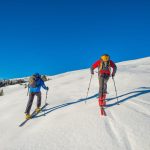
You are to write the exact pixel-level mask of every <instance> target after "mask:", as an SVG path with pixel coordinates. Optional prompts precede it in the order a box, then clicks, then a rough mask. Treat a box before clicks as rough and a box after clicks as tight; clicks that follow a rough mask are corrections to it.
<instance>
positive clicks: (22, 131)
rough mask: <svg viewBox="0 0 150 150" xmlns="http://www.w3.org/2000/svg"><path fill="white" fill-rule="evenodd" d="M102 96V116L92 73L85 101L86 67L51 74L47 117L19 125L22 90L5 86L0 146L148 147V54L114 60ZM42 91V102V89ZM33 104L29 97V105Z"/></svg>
mask: <svg viewBox="0 0 150 150" xmlns="http://www.w3.org/2000/svg"><path fill="white" fill-rule="evenodd" d="M117 66H118V73H117V75H116V77H115V80H116V85H117V89H118V96H119V101H120V105H116V99H115V91H114V86H113V81H112V79H110V80H109V84H108V92H109V94H108V95H107V104H108V106H109V107H108V108H107V109H106V113H107V117H101V116H100V113H99V107H98V102H97V93H98V80H97V74H96V73H95V75H94V78H93V79H92V84H91V89H90V92H89V97H88V98H87V100H86V101H87V103H86V104H85V102H84V101H85V96H86V92H87V87H88V84H89V79H90V74H89V69H85V70H80V71H74V72H68V73H64V74H60V75H56V76H52V77H51V78H52V80H50V81H48V82H46V84H47V85H48V86H49V88H50V91H49V95H48V99H47V102H48V103H49V105H48V106H47V107H46V109H45V111H46V116H44V115H43V113H40V114H39V115H38V116H37V117H36V118H34V119H32V120H30V121H28V122H27V123H26V124H25V125H24V126H23V127H19V124H20V123H21V122H22V121H23V120H24V110H25V107H26V103H27V100H28V97H27V91H26V89H24V88H23V86H20V85H14V86H9V87H6V88H4V92H5V95H4V96H3V97H0V115H1V119H0V150H150V78H149V74H150V57H147V58H143V59H138V60H132V61H127V62H121V63H118V64H117ZM42 93H43V103H44V100H45V91H44V90H42ZM35 106H36V100H35V101H34V104H33V107H32V110H34V108H35Z"/></svg>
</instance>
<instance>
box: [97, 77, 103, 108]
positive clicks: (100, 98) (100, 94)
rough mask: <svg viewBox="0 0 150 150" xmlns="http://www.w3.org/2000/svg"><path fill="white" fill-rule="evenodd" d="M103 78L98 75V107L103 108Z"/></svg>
mask: <svg viewBox="0 0 150 150" xmlns="http://www.w3.org/2000/svg"><path fill="white" fill-rule="evenodd" d="M103 93H104V77H103V76H102V75H99V99H98V100H99V106H103V101H104V100H103Z"/></svg>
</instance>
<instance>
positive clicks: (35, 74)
mask: <svg viewBox="0 0 150 150" xmlns="http://www.w3.org/2000/svg"><path fill="white" fill-rule="evenodd" d="M33 76H35V77H36V78H39V77H40V76H41V75H40V74H39V73H34V74H33Z"/></svg>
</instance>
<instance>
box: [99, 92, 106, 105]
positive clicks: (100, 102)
mask: <svg viewBox="0 0 150 150" xmlns="http://www.w3.org/2000/svg"><path fill="white" fill-rule="evenodd" d="M105 98H106V94H103V96H101V97H99V106H100V107H103V106H105V105H106V101H105Z"/></svg>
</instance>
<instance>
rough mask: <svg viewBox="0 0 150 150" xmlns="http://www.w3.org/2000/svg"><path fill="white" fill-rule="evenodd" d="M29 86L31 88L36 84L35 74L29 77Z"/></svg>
mask: <svg viewBox="0 0 150 150" xmlns="http://www.w3.org/2000/svg"><path fill="white" fill-rule="evenodd" d="M29 86H30V87H32V88H36V87H37V84H36V77H35V76H31V77H30V78H29Z"/></svg>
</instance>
